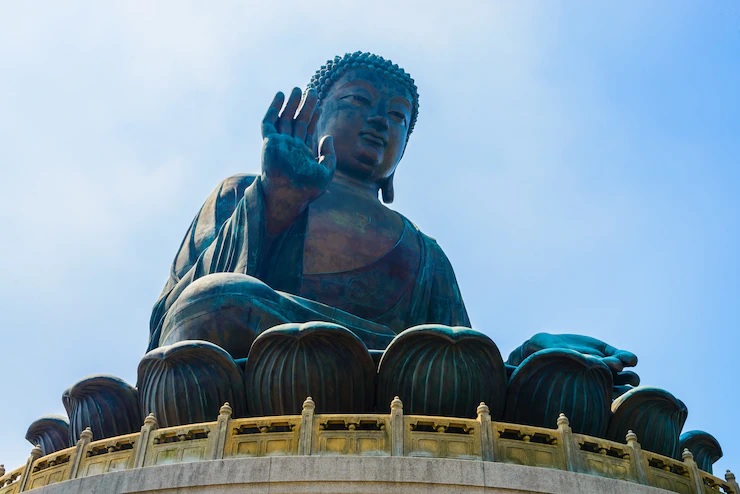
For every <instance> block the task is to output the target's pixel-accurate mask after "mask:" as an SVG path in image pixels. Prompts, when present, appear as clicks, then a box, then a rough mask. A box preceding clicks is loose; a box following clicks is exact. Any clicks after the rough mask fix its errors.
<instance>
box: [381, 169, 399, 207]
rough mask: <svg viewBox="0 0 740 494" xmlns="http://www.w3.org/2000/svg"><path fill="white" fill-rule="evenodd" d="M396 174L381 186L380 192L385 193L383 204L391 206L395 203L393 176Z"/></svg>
mask: <svg viewBox="0 0 740 494" xmlns="http://www.w3.org/2000/svg"><path fill="white" fill-rule="evenodd" d="M395 174H396V172H393V173H392V174H391V176H390V177H388V178H386V179H385V180H384V181H383V182H382V183H381V184H380V192H382V193H383V202H384V203H386V204H390V203H392V202H393V194H394V191H393V175H395Z"/></svg>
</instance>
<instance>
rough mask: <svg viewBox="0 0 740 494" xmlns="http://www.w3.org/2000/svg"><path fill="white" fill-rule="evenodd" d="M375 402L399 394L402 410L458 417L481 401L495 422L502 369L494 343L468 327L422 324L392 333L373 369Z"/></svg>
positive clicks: (501, 403)
mask: <svg viewBox="0 0 740 494" xmlns="http://www.w3.org/2000/svg"><path fill="white" fill-rule="evenodd" d="M377 393H378V398H377V403H379V404H380V403H388V402H390V401H391V400H392V399H393V397H394V396H400V397H402V398H403V402H404V405H405V408H406V411H407V413H410V414H419V415H422V414H423V415H442V416H447V417H460V416H465V415H469V414H471V413H472V411H474V410H475V407H476V405H477V404H478V403H480V402H481V401H485V402H486V403H487V404H488V405H489V407H490V415H491V417H492V418H493V419H494V420H498V419H499V418H501V416H502V415H503V411H504V400H505V398H506V370H505V369H504V362H503V360H502V358H501V353H500V352H499V350H498V347H497V346H496V344H495V343H494V342H493V341H492V340H491V339H490V338H489V337H488V336H486V335H485V334H483V333H481V332H479V331H476V330H474V329H470V328H464V327H449V326H443V325H439V324H428V325H422V326H417V327H414V328H410V329H407V330H406V331H404V332H403V333H401V334H399V335H398V336H396V337H395V338H394V339H393V341H392V342H391V344H390V345H389V346H388V349H387V350H386V351H385V354H384V355H383V358H382V359H381V360H380V366H379V368H378V391H377Z"/></svg>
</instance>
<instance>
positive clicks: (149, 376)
mask: <svg viewBox="0 0 740 494" xmlns="http://www.w3.org/2000/svg"><path fill="white" fill-rule="evenodd" d="M138 375H139V377H138V380H137V381H138V388H139V406H140V410H141V416H142V417H144V416H146V415H148V414H150V413H154V414H155V415H156V417H157V420H158V421H159V425H160V426H162V427H171V426H175V425H181V424H192V423H195V422H208V421H210V420H216V416H217V415H218V406H219V404H222V403H224V402H227V401H228V402H229V403H230V404H231V407H232V409H233V411H234V415H235V416H237V417H243V416H244V415H245V414H246V406H245V399H244V380H243V378H242V372H241V370H240V369H239V368H238V367H237V364H236V362H234V360H233V359H232V358H231V356H230V355H229V354H228V353H227V352H226V351H224V350H223V349H222V348H220V347H218V346H216V345H214V344H213V343H209V342H207V341H181V342H179V343H175V344H173V345H168V346H164V347H160V348H157V349H155V350H152V351H151V352H149V353H147V354H146V355H144V358H142V359H141V362H140V363H139V372H138Z"/></svg>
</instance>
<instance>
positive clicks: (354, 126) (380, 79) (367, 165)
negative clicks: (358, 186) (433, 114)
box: [308, 51, 419, 203]
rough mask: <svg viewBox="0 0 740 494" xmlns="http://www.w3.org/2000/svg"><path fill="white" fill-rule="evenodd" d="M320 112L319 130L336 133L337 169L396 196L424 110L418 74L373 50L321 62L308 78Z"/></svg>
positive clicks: (390, 198)
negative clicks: (400, 169) (398, 175)
mask: <svg viewBox="0 0 740 494" xmlns="http://www.w3.org/2000/svg"><path fill="white" fill-rule="evenodd" d="M308 88H309V89H314V90H316V93H317V96H318V101H319V105H320V107H321V117H320V118H319V122H318V128H317V135H326V134H330V135H332V136H334V146H335V149H336V152H337V169H338V170H340V171H342V172H344V173H347V174H349V175H352V176H354V177H356V178H359V179H361V180H366V181H367V180H369V181H371V182H373V183H375V184H376V185H377V186H378V188H379V189H380V190H381V191H382V193H383V201H384V202H386V203H389V202H392V201H393V174H394V172H395V170H396V167H397V166H398V162H399V161H400V159H401V157H402V156H403V153H404V151H405V148H406V143H407V142H408V138H409V136H410V135H411V132H412V131H413V129H414V125H415V124H416V118H417V115H418V113H419V95H418V92H417V89H416V85H415V84H414V80H413V79H412V78H411V77H410V76H409V75H408V74H407V73H406V72H405V71H404V70H403V69H401V68H400V67H398V65H396V64H394V63H392V62H391V61H390V60H385V59H384V58H383V57H380V56H378V55H373V54H371V53H362V52H359V51H358V52H355V53H347V54H346V55H344V57H335V58H334V59H333V60H329V61H328V62H327V63H326V65H324V66H322V67H321V68H320V69H319V70H318V71H317V72H316V74H315V75H314V76H313V78H312V79H311V82H310V83H309V84H308Z"/></svg>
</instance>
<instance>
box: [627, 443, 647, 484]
mask: <svg viewBox="0 0 740 494" xmlns="http://www.w3.org/2000/svg"><path fill="white" fill-rule="evenodd" d="M625 438H626V440H627V446H628V447H629V448H630V464H631V465H632V475H634V477H635V480H637V481H638V482H639V483H641V484H644V485H650V477H649V476H648V470H647V465H646V461H645V457H644V456H643V454H642V446H640V443H639V442H637V434H635V433H634V432H632V431H631V430H630V431H627V436H625Z"/></svg>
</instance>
